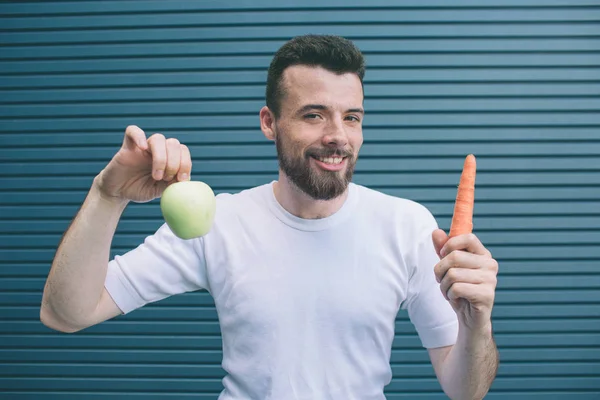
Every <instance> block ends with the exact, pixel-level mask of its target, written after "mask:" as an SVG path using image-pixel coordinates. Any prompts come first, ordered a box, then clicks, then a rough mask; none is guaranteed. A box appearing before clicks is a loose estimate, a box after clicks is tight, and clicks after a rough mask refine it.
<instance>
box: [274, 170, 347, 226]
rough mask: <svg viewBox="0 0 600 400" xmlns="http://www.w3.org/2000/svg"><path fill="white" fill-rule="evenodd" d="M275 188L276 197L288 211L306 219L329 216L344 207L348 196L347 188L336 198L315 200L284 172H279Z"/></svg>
mask: <svg viewBox="0 0 600 400" xmlns="http://www.w3.org/2000/svg"><path fill="white" fill-rule="evenodd" d="M273 190H274V193H275V198H276V199H277V201H278V202H279V204H281V206H282V207H283V208H284V209H285V210H286V211H287V212H289V213H290V214H292V215H295V216H296V217H298V218H304V219H320V218H327V217H329V216H331V215H333V214H335V213H336V212H337V211H338V210H339V209H340V208H342V206H343V205H344V202H345V201H346V198H347V197H348V189H346V190H345V191H344V193H343V194H342V195H340V196H338V197H336V198H334V199H331V200H315V199H313V198H312V197H310V196H308V195H307V194H306V193H304V192H303V191H301V190H300V189H299V188H298V187H297V186H296V185H294V184H293V183H292V182H290V181H289V180H288V179H287V176H286V175H285V174H283V173H282V172H280V173H279V181H277V182H275V184H274V188H273Z"/></svg>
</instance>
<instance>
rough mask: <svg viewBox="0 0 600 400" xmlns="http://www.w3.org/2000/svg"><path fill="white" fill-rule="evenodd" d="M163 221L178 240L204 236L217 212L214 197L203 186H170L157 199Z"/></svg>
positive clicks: (178, 183) (198, 182) (212, 193)
mask: <svg viewBox="0 0 600 400" xmlns="http://www.w3.org/2000/svg"><path fill="white" fill-rule="evenodd" d="M160 209H161V211H162V214H163V218H164V219H165V222H166V223H167V225H169V228H171V230H172V231H173V233H174V234H175V235H176V236H178V237H180V238H181V239H186V240H187V239H193V238H197V237H200V236H204V235H206V234H207V233H208V232H209V231H210V229H211V228H212V224H213V221H214V218H215V211H216V199H215V194H214V192H213V191H212V189H211V188H210V186H208V185H207V184H206V183H204V182H200V181H181V182H176V183H173V184H171V185H169V186H168V187H167V188H166V189H165V190H164V192H163V194H162V196H161V198H160Z"/></svg>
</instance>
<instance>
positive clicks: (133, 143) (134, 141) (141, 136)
mask: <svg viewBox="0 0 600 400" xmlns="http://www.w3.org/2000/svg"><path fill="white" fill-rule="evenodd" d="M123 146H124V147H125V148H127V149H128V150H135V148H136V147H139V148H140V149H142V150H146V149H148V143H147V141H146V134H145V133H144V131H143V130H141V129H140V128H139V127H137V126H135V125H129V126H128V127H127V128H126V129H125V138H124V139H123Z"/></svg>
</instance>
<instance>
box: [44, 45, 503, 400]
mask: <svg viewBox="0 0 600 400" xmlns="http://www.w3.org/2000/svg"><path fill="white" fill-rule="evenodd" d="M363 76H364V60H363V56H362V54H361V52H360V51H359V50H358V49H357V48H356V47H355V46H354V45H353V44H352V43H351V42H349V41H347V40H345V39H343V38H339V37H333V36H316V35H308V36H302V37H298V38H295V39H293V40H291V41H289V42H288V43H286V44H285V45H284V46H283V47H282V48H281V49H280V50H279V51H278V52H277V54H276V55H275V57H274V59H273V61H272V63H271V66H270V68H269V75H268V81H267V99H266V103H267V104H266V106H265V107H263V108H262V109H261V110H260V124H261V129H262V131H263V133H264V134H265V136H266V137H267V138H268V139H269V140H272V141H274V142H275V145H276V148H277V155H278V160H279V165H280V169H279V178H278V180H277V181H274V182H270V183H267V184H264V185H261V186H259V187H255V188H251V189H248V190H244V191H241V192H240V193H236V194H220V195H219V196H217V213H216V217H215V221H214V225H213V228H212V230H211V231H210V232H209V233H208V234H207V235H205V236H204V237H202V238H198V239H191V240H182V239H179V238H177V237H176V236H175V235H174V234H173V233H172V232H171V231H170V229H169V228H168V226H167V225H166V224H163V225H162V226H161V227H160V229H158V231H157V232H155V233H154V234H153V235H151V236H149V237H148V238H147V239H146V240H145V241H144V243H143V244H141V245H140V246H139V247H137V248H136V249H133V250H131V251H129V252H128V253H126V254H124V255H121V256H117V257H115V258H114V259H113V260H109V251H110V244H111V240H112V238H113V235H114V231H115V228H116V225H117V222H118V221H119V218H120V216H121V213H122V212H123V210H124V209H125V207H126V206H127V204H128V203H129V202H130V201H133V202H144V201H149V200H152V199H155V198H157V197H159V196H160V195H161V193H162V191H163V190H164V189H165V188H166V187H167V186H168V185H169V184H171V183H173V182H176V181H181V180H186V179H189V176H190V171H191V157H190V152H189V150H188V148H187V147H186V146H185V145H183V144H180V143H179V142H178V141H177V140H176V139H168V140H166V139H165V137H164V136H163V135H161V134H153V135H151V136H150V137H149V138H147V137H146V134H145V132H143V131H142V129H140V128H139V127H136V126H130V127H128V128H127V129H126V132H125V138H124V141H123V145H122V147H121V149H120V150H119V151H118V152H117V153H116V155H115V156H114V157H113V159H112V160H111V161H110V162H109V164H108V165H107V166H106V168H104V169H103V170H102V171H101V172H100V173H99V174H98V175H97V177H96V178H95V179H94V182H93V185H92V187H91V189H90V192H89V194H88V196H87V198H86V199H85V201H84V203H83V205H82V207H81V210H80V211H79V213H78V215H77V216H76V218H75V219H74V221H73V223H72V225H71V226H70V227H69V229H68V230H67V232H66V233H65V235H64V238H63V240H62V242H61V244H60V246H59V248H58V251H57V254H56V257H55V259H54V262H53V265H52V268H51V271H50V273H49V276H48V280H47V283H46V287H45V290H44V296H43V301H42V307H41V320H42V322H43V323H44V324H46V325H47V326H49V327H51V328H53V329H56V330H59V331H63V332H76V331H78V330H81V329H84V328H86V327H89V326H91V325H94V324H98V323H100V322H102V321H105V320H107V319H110V318H113V317H115V316H117V315H119V314H123V313H129V312H131V311H133V310H135V309H137V308H139V307H142V306H144V305H145V304H148V303H150V302H155V301H158V300H160V299H163V298H165V297H167V296H172V295H175V294H178V293H183V292H188V291H194V290H200V289H205V290H207V291H209V292H210V294H211V295H212V296H213V298H214V300H215V305H216V309H217V312H218V315H219V321H220V324H221V331H222V336H223V364H222V366H223V368H224V369H225V371H226V372H227V375H226V377H225V378H224V380H223V384H224V390H223V392H222V393H221V396H220V397H219V398H220V399H222V400H241V399H250V398H251V399H278V400H279V399H284V400H293V399H311V400H312V399H315V400H317V399H318V400H324V399H344V400H350V399H356V400H375V399H384V398H385V397H384V394H383V390H384V387H385V386H386V385H387V384H388V383H389V382H390V380H391V378H392V374H391V368H390V364H389V360H390V353H391V346H392V341H393V338H394V326H395V325H394V322H395V318H396V316H397V312H398V310H399V309H401V308H402V309H406V310H408V314H409V316H410V319H411V321H412V323H413V324H414V325H415V327H416V330H417V332H418V334H419V337H420V340H421V342H422V344H423V346H424V347H426V348H427V349H428V351H429V355H430V357H431V361H432V364H433V367H434V369H435V372H436V374H437V377H438V379H439V381H440V383H441V385H442V387H443V390H444V391H445V392H446V394H447V395H448V396H449V397H451V398H453V399H480V398H482V397H483V396H484V395H485V394H486V393H487V391H488V390H489V387H490V385H491V382H492V380H493V379H494V377H495V374H496V369H497V362H498V361H497V351H496V347H495V344H494V340H493V336H492V326H491V310H492V306H493V301H494V292H495V286H496V274H497V264H496V262H495V261H494V259H493V258H492V257H491V254H490V252H489V251H488V250H487V249H486V248H485V247H484V246H483V245H482V244H481V243H480V242H479V240H478V239H477V238H476V237H475V236H474V235H463V236H458V237H455V238H452V239H448V237H447V236H446V234H445V233H444V232H443V231H442V230H440V229H437V225H436V222H435V220H434V218H433V216H432V215H431V214H430V213H429V212H428V210H427V209H426V208H425V207H423V206H421V205H419V204H417V203H415V202H412V201H409V200H406V199H400V198H396V197H392V196H388V195H385V194H383V193H379V192H376V191H374V190H370V189H368V188H366V187H363V186H360V185H356V184H354V183H353V182H351V180H352V175H353V171H354V167H355V164H356V161H357V158H358V153H359V150H360V147H361V145H362V143H363V134H362V121H363V117H364V110H363V97H364V96H363V82H362V80H363ZM440 257H442V258H441V260H440Z"/></svg>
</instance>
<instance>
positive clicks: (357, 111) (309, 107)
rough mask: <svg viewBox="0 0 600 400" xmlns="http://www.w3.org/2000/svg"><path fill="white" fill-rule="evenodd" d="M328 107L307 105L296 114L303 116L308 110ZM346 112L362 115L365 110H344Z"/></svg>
mask: <svg viewBox="0 0 600 400" xmlns="http://www.w3.org/2000/svg"><path fill="white" fill-rule="evenodd" d="M327 109H328V107H327V106H324V105H322V104H307V105H305V106H303V107H302V108H301V109H299V110H298V112H297V114H303V113H305V112H307V111H310V110H327ZM346 112H347V113H348V112H350V113H359V114H364V113H365V110H363V109H362V108H350V109H348V110H346Z"/></svg>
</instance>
